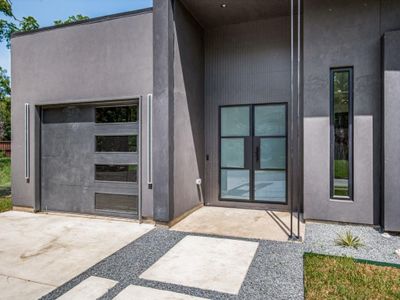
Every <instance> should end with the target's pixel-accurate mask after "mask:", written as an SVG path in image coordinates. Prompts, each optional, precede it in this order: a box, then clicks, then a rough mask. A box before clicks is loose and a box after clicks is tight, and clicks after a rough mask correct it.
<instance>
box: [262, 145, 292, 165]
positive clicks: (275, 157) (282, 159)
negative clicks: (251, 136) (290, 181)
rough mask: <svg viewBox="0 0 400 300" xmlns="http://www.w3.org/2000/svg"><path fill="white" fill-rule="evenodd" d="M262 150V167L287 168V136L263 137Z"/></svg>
mask: <svg viewBox="0 0 400 300" xmlns="http://www.w3.org/2000/svg"><path fill="white" fill-rule="evenodd" d="M260 152H261V153H260V168H261V169H286V138H261V139H260Z"/></svg>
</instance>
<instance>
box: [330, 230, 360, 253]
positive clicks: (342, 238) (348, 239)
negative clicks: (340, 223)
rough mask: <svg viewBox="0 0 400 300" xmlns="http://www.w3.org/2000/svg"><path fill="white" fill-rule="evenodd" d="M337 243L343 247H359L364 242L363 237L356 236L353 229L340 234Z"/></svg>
mask: <svg viewBox="0 0 400 300" xmlns="http://www.w3.org/2000/svg"><path fill="white" fill-rule="evenodd" d="M335 244H336V245H337V246H341V247H351V248H354V249H358V248H360V247H362V246H364V244H363V243H362V242H361V239H360V238H359V237H358V236H354V235H353V234H352V233H351V231H347V232H346V233H345V234H344V235H339V234H338V238H337V239H336V240H335Z"/></svg>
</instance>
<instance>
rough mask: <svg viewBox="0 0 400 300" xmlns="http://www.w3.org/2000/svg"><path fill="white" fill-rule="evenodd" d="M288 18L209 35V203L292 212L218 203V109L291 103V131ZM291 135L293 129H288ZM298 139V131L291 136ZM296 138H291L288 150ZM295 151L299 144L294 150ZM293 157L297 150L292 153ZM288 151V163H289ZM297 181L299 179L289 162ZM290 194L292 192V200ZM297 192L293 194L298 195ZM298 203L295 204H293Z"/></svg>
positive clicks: (236, 26) (230, 27) (224, 28)
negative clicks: (231, 106)
mask: <svg viewBox="0 0 400 300" xmlns="http://www.w3.org/2000/svg"><path fill="white" fill-rule="evenodd" d="M290 62H291V61H290V18H289V17H277V18H270V19H266V20H258V21H251V22H246V23H241V24H233V25H225V26H220V27H217V28H214V29H207V30H206V31H205V101H206V104H205V111H206V115H205V143H206V154H207V155H209V161H206V193H205V195H206V197H205V199H206V203H208V204H211V205H218V206H236V207H247V208H248V207H252V208H267V207H268V208H277V209H283V210H285V209H288V207H287V206H286V205H271V204H262V203H261V204H260V203H248V202H244V203H240V202H232V201H230V202H228V201H219V200H218V189H219V183H218V181H219V180H218V176H219V170H218V168H219V160H218V157H219V153H218V151H219V150H218V149H219V147H218V143H219V141H218V122H219V116H218V107H219V106H221V105H232V104H258V103H274V102H287V103H288V104H289V105H288V108H289V111H288V119H289V120H288V124H287V126H288V128H290V127H291V122H296V121H295V120H292V119H291V117H290V116H291V112H292V109H294V110H295V111H296V107H295V106H292V105H291V101H290ZM288 132H289V135H290V130H288ZM296 136H297V131H296V127H295V131H294V134H293V137H296ZM291 140H292V137H291V136H289V139H288V141H289V147H288V148H289V149H290V148H291V146H290V143H291ZM293 146H295V145H293ZM293 153H294V158H295V159H296V158H297V155H298V151H296V148H294V150H293ZM289 157H290V151H289V150H288V160H289V159H290V158H289ZM292 171H293V175H295V177H294V178H295V182H296V183H300V180H298V179H299V178H300V176H299V175H298V174H296V173H295V170H294V169H292V165H291V164H290V163H289V176H288V177H289V182H288V183H287V184H288V186H289V187H291V181H290V179H291V174H292V173H291V172H292ZM291 192H292V189H291V188H289V195H290V194H291ZM295 195H296V193H293V196H295ZM296 202H297V200H295V203H296Z"/></svg>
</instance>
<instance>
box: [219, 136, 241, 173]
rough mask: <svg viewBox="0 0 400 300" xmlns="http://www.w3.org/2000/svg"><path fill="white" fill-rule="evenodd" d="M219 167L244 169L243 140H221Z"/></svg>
mask: <svg viewBox="0 0 400 300" xmlns="http://www.w3.org/2000/svg"><path fill="white" fill-rule="evenodd" d="M221 167H223V168H244V139H243V138H223V139H221Z"/></svg>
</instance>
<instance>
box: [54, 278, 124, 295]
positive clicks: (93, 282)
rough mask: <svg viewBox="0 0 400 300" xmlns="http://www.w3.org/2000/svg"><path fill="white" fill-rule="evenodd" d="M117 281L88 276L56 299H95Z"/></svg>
mask: <svg viewBox="0 0 400 300" xmlns="http://www.w3.org/2000/svg"><path fill="white" fill-rule="evenodd" d="M117 283H118V282H117V281H114V280H110V279H106V278H101V277H96V276H90V277H89V278H88V279H85V280H84V281H82V282H81V283H79V284H78V285H77V286H75V287H74V288H73V289H71V290H69V291H68V292H66V293H65V294H64V295H62V296H61V297H59V298H58V300H76V299H79V300H96V299H98V298H100V297H101V296H103V295H104V294H105V293H107V292H108V290H109V289H111V288H113V287H114V286H115V285H116V284H117Z"/></svg>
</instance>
